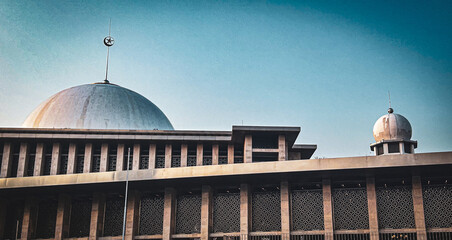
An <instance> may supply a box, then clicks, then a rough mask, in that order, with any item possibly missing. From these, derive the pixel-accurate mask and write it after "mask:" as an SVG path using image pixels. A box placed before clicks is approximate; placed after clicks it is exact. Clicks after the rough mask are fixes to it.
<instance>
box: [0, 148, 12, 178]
mask: <svg viewBox="0 0 452 240" xmlns="http://www.w3.org/2000/svg"><path fill="white" fill-rule="evenodd" d="M12 159H13V149H12V144H11V143H10V142H5V144H4V145H3V157H2V166H1V168H2V169H1V173H0V178H7V177H9V176H10V175H11V162H12Z"/></svg>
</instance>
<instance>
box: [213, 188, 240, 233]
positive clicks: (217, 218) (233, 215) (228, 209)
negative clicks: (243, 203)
mask: <svg viewBox="0 0 452 240" xmlns="http://www.w3.org/2000/svg"><path fill="white" fill-rule="evenodd" d="M213 232H224V233H230V232H240V193H217V194H215V195H214V196H213Z"/></svg>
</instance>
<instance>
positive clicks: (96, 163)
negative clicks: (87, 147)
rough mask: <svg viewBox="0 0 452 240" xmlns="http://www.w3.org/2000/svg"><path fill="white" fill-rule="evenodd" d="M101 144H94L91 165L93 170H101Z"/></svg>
mask: <svg viewBox="0 0 452 240" xmlns="http://www.w3.org/2000/svg"><path fill="white" fill-rule="evenodd" d="M101 148H102V147H101V145H99V144H96V145H94V146H93V162H92V163H93V164H92V167H91V172H99V171H100V153H101V151H102V150H101Z"/></svg>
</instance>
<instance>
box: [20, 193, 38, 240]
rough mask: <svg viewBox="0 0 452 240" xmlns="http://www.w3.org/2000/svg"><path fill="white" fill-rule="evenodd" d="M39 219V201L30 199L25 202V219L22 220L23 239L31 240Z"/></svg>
mask: <svg viewBox="0 0 452 240" xmlns="http://www.w3.org/2000/svg"><path fill="white" fill-rule="evenodd" d="M36 217H37V201H36V199H34V198H28V199H27V200H26V201H25V208H24V217H23V219H22V233H21V239H24V240H25V239H26V240H28V239H31V237H32V236H33V235H34V231H35V226H36V221H37V219H36Z"/></svg>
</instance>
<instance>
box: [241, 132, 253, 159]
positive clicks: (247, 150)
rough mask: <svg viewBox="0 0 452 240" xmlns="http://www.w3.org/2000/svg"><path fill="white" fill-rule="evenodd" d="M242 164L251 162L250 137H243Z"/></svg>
mask: <svg viewBox="0 0 452 240" xmlns="http://www.w3.org/2000/svg"><path fill="white" fill-rule="evenodd" d="M243 162H244V163H251V162H253V137H252V136H251V135H246V136H245V143H244V146H243Z"/></svg>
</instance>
